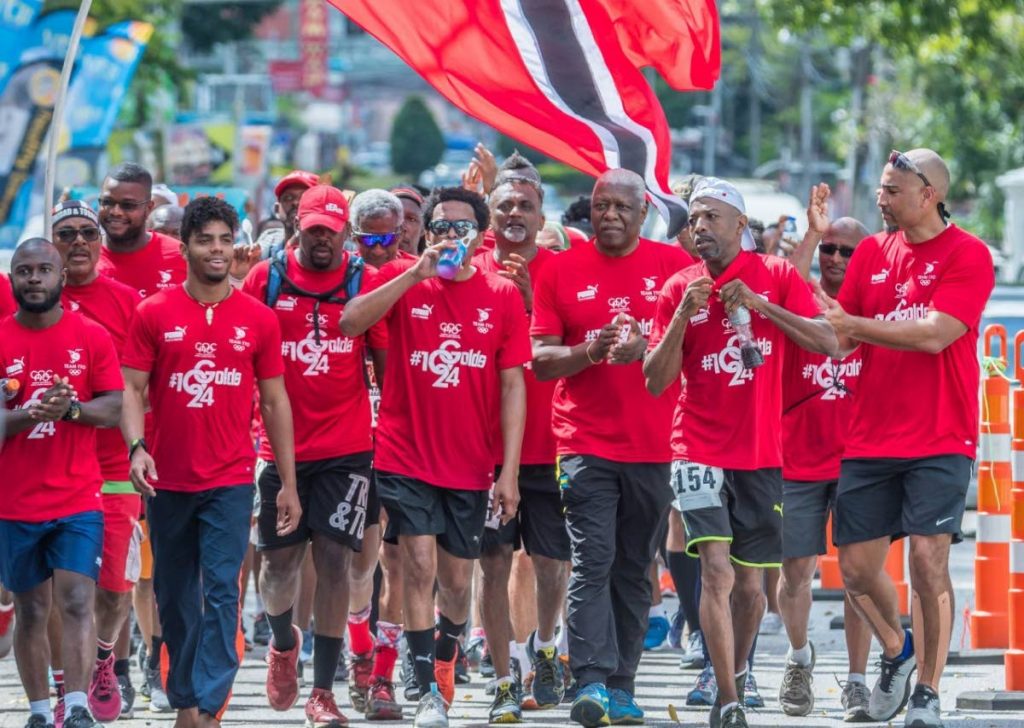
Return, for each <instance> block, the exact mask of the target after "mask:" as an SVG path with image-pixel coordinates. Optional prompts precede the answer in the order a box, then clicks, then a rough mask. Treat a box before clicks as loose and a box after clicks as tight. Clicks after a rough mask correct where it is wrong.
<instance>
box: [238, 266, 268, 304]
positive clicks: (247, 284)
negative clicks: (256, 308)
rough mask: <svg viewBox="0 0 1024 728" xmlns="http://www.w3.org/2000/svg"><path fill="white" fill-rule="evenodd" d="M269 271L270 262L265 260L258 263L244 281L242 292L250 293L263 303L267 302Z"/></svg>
mask: <svg viewBox="0 0 1024 728" xmlns="http://www.w3.org/2000/svg"><path fill="white" fill-rule="evenodd" d="M269 271H270V262H269V261H266V260H264V261H261V262H259V263H257V264H256V265H255V266H254V267H253V269H252V270H251V271H249V275H247V276H246V277H245V280H244V281H242V292H243V293H248V294H249V295H250V296H252V297H253V298H255V299H256V300H258V301H260V302H261V303H264V302H266V300H267V281H268V280H269Z"/></svg>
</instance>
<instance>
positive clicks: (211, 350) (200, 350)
mask: <svg viewBox="0 0 1024 728" xmlns="http://www.w3.org/2000/svg"><path fill="white" fill-rule="evenodd" d="M196 356H217V345H216V344H214V343H213V342H212V341H197V342H196Z"/></svg>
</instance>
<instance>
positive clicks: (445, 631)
mask: <svg viewBox="0 0 1024 728" xmlns="http://www.w3.org/2000/svg"><path fill="white" fill-rule="evenodd" d="M465 629H466V623H465V622H463V623H462V624H455V623H454V622H452V621H451V620H450V619H448V617H446V616H444V615H443V614H442V615H441V618H440V619H439V620H438V622H437V631H438V636H437V647H435V648H434V649H435V651H436V653H437V659H438V660H441V661H442V662H451V661H452V660H453V659H455V655H456V654H458V650H459V637H461V636H462V633H463V631H465Z"/></svg>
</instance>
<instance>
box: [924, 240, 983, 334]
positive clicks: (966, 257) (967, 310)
mask: <svg viewBox="0 0 1024 728" xmlns="http://www.w3.org/2000/svg"><path fill="white" fill-rule="evenodd" d="M994 287H995V268H994V266H993V264H992V254H991V253H990V252H989V251H988V248H987V247H986V246H985V245H984V244H983V243H975V242H973V241H972V242H971V243H969V244H965V245H964V247H963V248H962V249H961V250H960V251H958V253H957V254H956V256H955V257H952V258H951V259H950V265H949V268H948V270H946V271H944V272H943V274H942V277H941V278H939V280H938V281H936V283H935V293H933V294H932V300H931V308H932V309H933V310H935V311H939V312H941V313H944V314H948V315H950V316H953V317H954V318H956V319H957V320H958V321H960V322H961V323H963V324H964V325H965V326H966V327H967V328H969V329H976V328H977V327H978V324H979V322H980V321H981V314H982V312H983V311H984V310H985V304H986V303H987V302H988V298H989V296H990V295H991V293H992V289H993V288H994Z"/></svg>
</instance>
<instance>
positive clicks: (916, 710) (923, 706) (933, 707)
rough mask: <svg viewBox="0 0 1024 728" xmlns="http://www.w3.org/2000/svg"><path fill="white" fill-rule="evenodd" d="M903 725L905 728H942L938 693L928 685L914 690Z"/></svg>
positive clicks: (919, 686)
mask: <svg viewBox="0 0 1024 728" xmlns="http://www.w3.org/2000/svg"><path fill="white" fill-rule="evenodd" d="M903 725H904V726H905V728H942V708H941V707H940V706H939V695H938V693H936V692H935V691H934V690H932V689H931V688H930V687H928V686H926V685H918V686H917V687H916V688H914V693H913V695H911V696H910V705H909V707H908V708H907V715H906V717H905V718H904V720H903Z"/></svg>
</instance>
